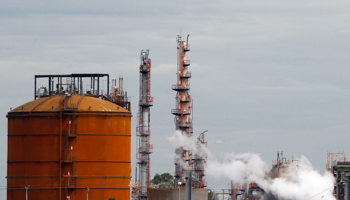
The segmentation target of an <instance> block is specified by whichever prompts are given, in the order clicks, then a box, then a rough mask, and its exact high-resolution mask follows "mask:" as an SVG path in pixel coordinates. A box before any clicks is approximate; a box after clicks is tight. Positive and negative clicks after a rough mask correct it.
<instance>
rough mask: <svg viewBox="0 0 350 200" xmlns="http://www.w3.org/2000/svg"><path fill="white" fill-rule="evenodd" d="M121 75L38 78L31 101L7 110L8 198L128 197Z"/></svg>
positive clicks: (127, 121) (126, 110)
mask: <svg viewBox="0 0 350 200" xmlns="http://www.w3.org/2000/svg"><path fill="white" fill-rule="evenodd" d="M104 80H105V81H104ZM116 81H117V80H115V79H112V80H110V79H109V75H108V74H69V75H37V76H35V90H34V101H31V102H28V103H25V104H23V105H21V106H19V107H17V108H15V109H13V110H11V111H10V112H8V115H7V118H8V164H7V199H8V200H18V199H41V200H45V199H60V200H63V199H71V200H81V199H88V198H90V199H101V200H102V199H109V198H113V197H118V199H129V187H128V185H129V183H130V178H131V176H130V165H131V157H130V148H131V112H130V102H129V100H128V98H127V95H126V92H125V91H124V88H123V78H122V77H120V78H119V87H118V86H117V85H116ZM101 82H102V83H106V86H103V85H102V84H101ZM39 83H44V85H40V86H39V87H37V84H39ZM110 83H111V84H110ZM45 84H46V85H45ZM84 85H89V87H88V88H84V87H83V86H84Z"/></svg>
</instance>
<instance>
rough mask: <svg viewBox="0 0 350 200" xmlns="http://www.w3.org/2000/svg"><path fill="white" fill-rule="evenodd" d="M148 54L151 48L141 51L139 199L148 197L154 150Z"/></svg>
mask: <svg viewBox="0 0 350 200" xmlns="http://www.w3.org/2000/svg"><path fill="white" fill-rule="evenodd" d="M148 55H149V50H146V51H143V50H142V51H141V64H140V96H139V97H140V98H139V113H138V119H139V120H138V126H137V127H136V133H137V136H138V138H139V140H138V153H137V160H138V162H137V163H138V165H139V177H140V178H139V184H138V185H139V187H138V190H139V191H138V198H137V199H147V188H149V187H150V154H151V153H152V150H153V146H152V144H151V143H150V133H151V131H150V107H151V106H152V105H153V97H152V96H151V59H150V58H148Z"/></svg>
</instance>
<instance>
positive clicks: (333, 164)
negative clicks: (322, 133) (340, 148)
mask: <svg viewBox="0 0 350 200" xmlns="http://www.w3.org/2000/svg"><path fill="white" fill-rule="evenodd" d="M326 168H327V171H329V172H331V173H332V174H333V176H334V178H335V184H334V191H333V196H334V197H335V199H337V200H344V199H349V198H346V188H347V187H346V186H347V184H348V183H349V178H350V177H349V173H350V162H348V161H347V154H346V153H327V165H326ZM348 189H350V187H349V186H348ZM349 192H350V191H349ZM349 194H350V193H349Z"/></svg>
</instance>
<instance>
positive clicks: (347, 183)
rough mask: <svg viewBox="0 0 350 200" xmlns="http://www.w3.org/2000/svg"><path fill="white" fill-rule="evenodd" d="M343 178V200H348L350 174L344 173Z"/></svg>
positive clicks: (349, 198) (349, 197)
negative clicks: (344, 181) (344, 182)
mask: <svg viewBox="0 0 350 200" xmlns="http://www.w3.org/2000/svg"><path fill="white" fill-rule="evenodd" d="M345 178H346V184H345V200H350V173H346V174H345Z"/></svg>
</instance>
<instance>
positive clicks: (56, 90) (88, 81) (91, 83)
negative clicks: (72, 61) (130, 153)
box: [34, 74, 130, 111]
mask: <svg viewBox="0 0 350 200" xmlns="http://www.w3.org/2000/svg"><path fill="white" fill-rule="evenodd" d="M39 84H41V86H39ZM110 86H111V88H110ZM57 94H64V95H67V96H70V95H73V94H80V95H83V96H91V97H96V98H100V99H103V100H106V101H110V102H112V103H115V104H117V105H119V106H121V107H123V108H125V109H127V110H128V111H130V98H129V97H128V94H127V92H126V91H125V90H124V88H123V76H119V87H118V86H117V85H116V79H114V78H112V79H109V74H59V75H52V74H51V75H35V78H34V99H39V98H42V97H51V96H53V95H57ZM65 105H66V104H65ZM67 109H75V108H67Z"/></svg>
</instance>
